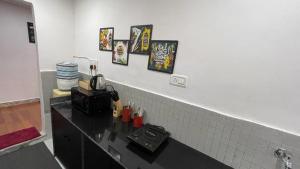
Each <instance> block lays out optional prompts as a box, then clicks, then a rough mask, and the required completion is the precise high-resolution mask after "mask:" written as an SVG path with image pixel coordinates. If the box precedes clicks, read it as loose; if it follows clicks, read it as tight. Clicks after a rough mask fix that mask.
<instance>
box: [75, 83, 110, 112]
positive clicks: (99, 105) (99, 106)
mask: <svg viewBox="0 0 300 169" xmlns="http://www.w3.org/2000/svg"><path fill="white" fill-rule="evenodd" d="M71 101H72V106H73V107H74V108H76V109H78V110H80V111H82V112H84V113H85V114H87V115H92V114H103V113H111V112H110V111H109V110H111V92H110V91H107V90H97V91H89V90H85V89H82V88H80V87H73V88H72V89H71Z"/></svg>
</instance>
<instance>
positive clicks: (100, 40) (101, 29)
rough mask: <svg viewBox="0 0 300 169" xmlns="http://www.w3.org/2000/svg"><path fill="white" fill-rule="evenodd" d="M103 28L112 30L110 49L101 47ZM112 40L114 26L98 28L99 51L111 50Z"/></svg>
mask: <svg viewBox="0 0 300 169" xmlns="http://www.w3.org/2000/svg"><path fill="white" fill-rule="evenodd" d="M104 30H111V31H112V37H111V49H106V48H103V45H102V44H103V42H102V39H101V32H102V31H104ZM113 42H114V27H106V28H100V30H99V50H100V51H113Z"/></svg>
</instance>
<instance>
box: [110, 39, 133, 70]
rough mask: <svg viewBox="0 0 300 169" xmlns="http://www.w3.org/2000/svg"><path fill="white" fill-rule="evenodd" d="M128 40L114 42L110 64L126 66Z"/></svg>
mask: <svg viewBox="0 0 300 169" xmlns="http://www.w3.org/2000/svg"><path fill="white" fill-rule="evenodd" d="M128 48H129V40H114V43H113V52H112V63H116V64H121V65H128V55H129V53H128Z"/></svg>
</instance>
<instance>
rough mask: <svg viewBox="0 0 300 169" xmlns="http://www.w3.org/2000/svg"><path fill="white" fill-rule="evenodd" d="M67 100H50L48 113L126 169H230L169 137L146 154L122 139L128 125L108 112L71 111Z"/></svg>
mask: <svg viewBox="0 0 300 169" xmlns="http://www.w3.org/2000/svg"><path fill="white" fill-rule="evenodd" d="M69 99H70V97H62V98H54V99H51V109H52V111H55V112H58V113H59V114H61V115H62V116H63V117H64V118H65V119H66V120H68V121H69V122H70V123H71V124H72V125H74V126H75V127H76V128H77V129H78V130H80V131H81V133H83V134H84V135H85V136H86V137H88V138H89V139H90V140H91V141H93V142H94V143H95V144H97V145H98V146H99V148H101V149H103V150H104V151H105V152H107V153H108V154H109V155H111V156H113V157H114V159H115V160H116V161H118V162H119V163H120V164H121V165H122V166H124V167H126V168H128V169H138V168H141V169H232V168H231V167H229V166H227V165H225V164H223V163H221V162H219V161H217V160H215V159H213V158H211V157H209V156H207V155H205V154H203V153H201V152H199V151H197V150H194V149H192V148H190V147H188V146H187V145H184V144H182V143H180V142H178V141H176V140H174V139H173V138H169V139H168V141H167V142H165V143H164V144H163V145H162V146H161V147H160V148H159V149H158V150H157V151H156V152H155V153H154V154H151V153H149V152H146V151H144V150H143V149H141V148H140V147H138V146H136V145H134V144H132V143H130V141H129V140H128V139H127V138H126V136H127V135H129V134H130V133H132V132H133V131H134V130H135V128H133V127H132V124H131V123H123V122H122V121H121V120H119V119H115V118H113V117H112V112H106V113H103V114H102V115H98V116H87V115H85V114H83V113H82V112H80V111H78V110H76V109H73V108H72V105H71V101H70V100H69ZM171 134H172V133H171ZM117 156H118V157H117ZM119 157H120V158H119Z"/></svg>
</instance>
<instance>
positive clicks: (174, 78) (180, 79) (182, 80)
mask: <svg viewBox="0 0 300 169" xmlns="http://www.w3.org/2000/svg"><path fill="white" fill-rule="evenodd" d="M170 84H171V85H174V86H179V87H184V88H186V84H187V76H184V75H176V74H172V75H171V77H170Z"/></svg>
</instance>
